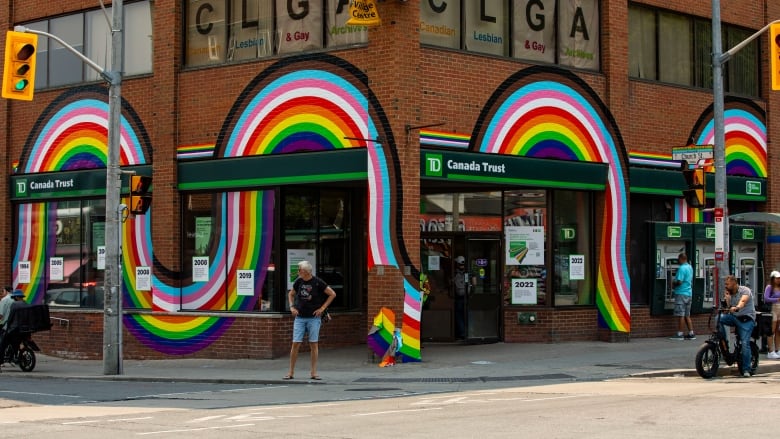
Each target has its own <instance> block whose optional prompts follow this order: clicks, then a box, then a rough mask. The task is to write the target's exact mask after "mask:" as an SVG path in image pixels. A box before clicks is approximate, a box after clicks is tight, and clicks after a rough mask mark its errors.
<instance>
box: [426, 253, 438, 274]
mask: <svg viewBox="0 0 780 439" xmlns="http://www.w3.org/2000/svg"><path fill="white" fill-rule="evenodd" d="M440 267H441V257H440V256H439V255H429V256H428V271H439V270H441V268H440Z"/></svg>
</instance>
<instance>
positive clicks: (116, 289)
mask: <svg viewBox="0 0 780 439" xmlns="http://www.w3.org/2000/svg"><path fill="white" fill-rule="evenodd" d="M122 3H123V0H113V1H112V2H111V12H112V19H111V71H110V72H109V77H110V80H109V83H110V87H109V89H108V155H107V159H106V272H105V273H104V279H103V285H104V288H105V302H104V304H103V374H104V375H121V374H122V326H123V325H122V264H121V256H122V253H121V249H120V244H119V243H120V242H121V233H122V222H121V219H120V217H121V215H122V209H121V207H120V205H119V201H120V200H119V194H120V191H121V189H122V180H121V177H120V175H121V173H120V170H119V149H120V138H121V137H120V135H119V134H120V126H121V125H120V124H121V116H122V72H123V71H124V47H125V36H124V32H123V29H124V24H125V18H124V7H123V4H122Z"/></svg>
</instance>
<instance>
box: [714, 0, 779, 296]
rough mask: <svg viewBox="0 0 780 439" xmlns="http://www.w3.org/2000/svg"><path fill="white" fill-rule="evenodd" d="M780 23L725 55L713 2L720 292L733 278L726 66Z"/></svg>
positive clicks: (717, 4) (716, 6)
mask: <svg viewBox="0 0 780 439" xmlns="http://www.w3.org/2000/svg"><path fill="white" fill-rule="evenodd" d="M778 22H780V20H775V21H772V22H771V23H769V24H767V25H766V26H764V27H763V28H761V29H760V30H758V31H757V32H756V33H754V34H753V35H751V36H749V37H747V38H745V39H744V40H742V41H741V42H740V43H739V44H737V45H736V46H734V47H732V48H731V49H729V50H728V51H726V52H725V53H723V46H722V44H721V29H720V0H712V95H713V105H712V111H713V118H714V124H715V139H714V143H715V145H714V147H713V150H712V155H713V161H714V162H715V267H716V268H717V269H718V285H717V288H718V290H720V289H722V288H723V286H724V285H725V282H726V276H728V275H729V274H731V265H730V262H729V258H730V255H731V254H730V252H731V250H730V248H729V208H728V203H727V193H726V128H725V126H724V124H725V122H724V98H723V94H724V91H723V65H724V64H726V62H727V61H728V60H729V59H731V57H732V56H734V54H735V53H737V52H738V51H739V50H740V49H742V48H743V47H745V46H747V45H748V44H749V43H750V42H751V41H753V40H754V39H756V38H757V37H758V36H759V35H761V34H763V33H764V32H766V30H767V29H769V27H770V26H771V25H772V24H774V23H778Z"/></svg>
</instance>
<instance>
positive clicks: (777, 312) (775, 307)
mask: <svg viewBox="0 0 780 439" xmlns="http://www.w3.org/2000/svg"><path fill="white" fill-rule="evenodd" d="M778 320H780V303H773V304H772V321H773V322H776V321H778Z"/></svg>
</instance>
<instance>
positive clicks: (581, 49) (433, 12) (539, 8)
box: [420, 0, 600, 70]
mask: <svg viewBox="0 0 780 439" xmlns="http://www.w3.org/2000/svg"><path fill="white" fill-rule="evenodd" d="M420 8H421V10H420V42H421V43H422V44H428V45H431V46H438V47H447V48H451V49H463V50H467V51H470V52H478V53H487V54H491V55H498V56H511V57H514V58H518V59H522V60H528V61H538V62H544V63H550V64H559V65H563V66H569V67H577V68H583V69H590V70H598V69H599V66H600V65H599V47H600V44H599V31H600V29H599V26H600V24H599V2H598V0H513V1H511V2H507V1H504V0H479V1H476V0H474V1H471V0H469V1H462V2H457V1H438V0H431V1H421V2H420Z"/></svg>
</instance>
